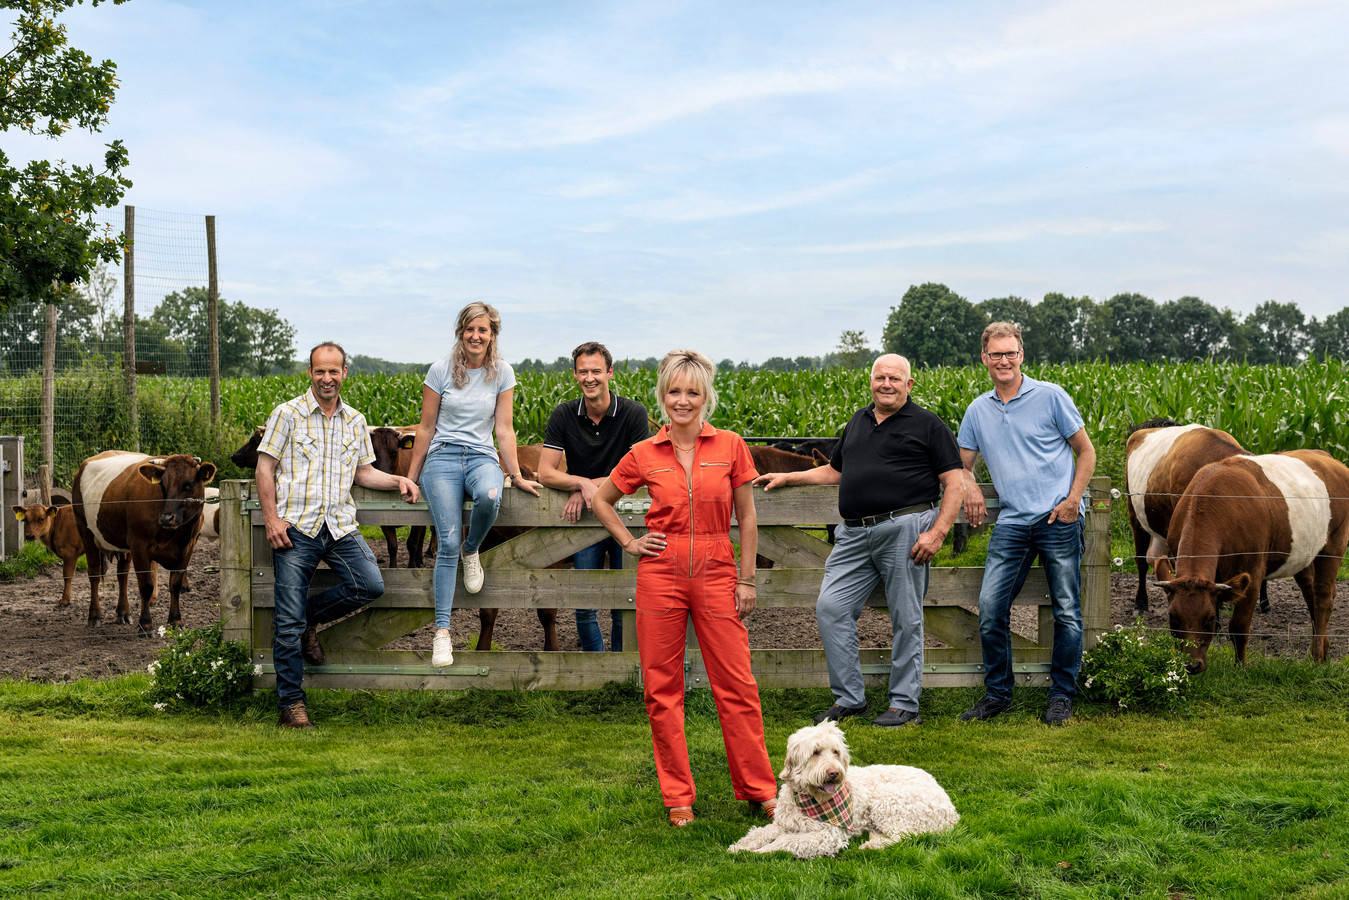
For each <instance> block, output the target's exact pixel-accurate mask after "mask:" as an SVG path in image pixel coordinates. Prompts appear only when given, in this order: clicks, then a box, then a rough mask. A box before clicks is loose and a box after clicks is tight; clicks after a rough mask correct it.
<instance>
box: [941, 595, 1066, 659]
mask: <svg viewBox="0 0 1349 900" xmlns="http://www.w3.org/2000/svg"><path fill="white" fill-rule="evenodd" d="M1043 608H1044V607H1041V609H1043ZM923 631H924V632H925V633H927V634H930V635H932V636H933V637H934V638H936V639H937V640H939V641H941V642H942V643H943V644H946V645H947V646H949V647H952V648H955V649H963V650H970V651H973V652H976V653H982V652H983V647H982V643H981V642H980V639H979V614H978V613H974V612H971V611H970V610H968V609H964V608H962V607H959V606H938V607H925V608H924V609H923ZM1011 635H1012V651H1013V652H1014V653H1015V652H1016V651H1018V650H1027V649H1033V648H1036V647H1038V646H1039V645H1038V644H1037V643H1036V642H1035V641H1032V640H1031V639H1029V638H1027V637H1026V636H1025V635H1022V634H1018V633H1017V632H1015V631H1013V632H1012V633H1011ZM933 649H938V648H933Z"/></svg>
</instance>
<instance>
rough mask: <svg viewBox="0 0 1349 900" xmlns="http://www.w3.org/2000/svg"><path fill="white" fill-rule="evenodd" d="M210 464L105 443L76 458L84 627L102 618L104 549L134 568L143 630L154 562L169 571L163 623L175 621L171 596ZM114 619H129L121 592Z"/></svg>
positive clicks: (179, 581)
mask: <svg viewBox="0 0 1349 900" xmlns="http://www.w3.org/2000/svg"><path fill="white" fill-rule="evenodd" d="M215 471H216V469H215V465H214V464H213V463H209V462H205V463H204V462H201V461H200V460H197V459H195V458H193V457H191V456H183V455H176V456H168V457H153V458H152V457H149V456H146V455H145V454H143V453H127V452H125V451H122V450H108V451H106V452H104V453H100V454H98V455H97V456H91V457H89V458H88V459H86V460H85V461H84V462H83V463H81V464H80V468H79V471H77V472H76V473H75V480H74V484H73V485H72V490H71V494H72V495H73V497H74V507H75V526H76V527H77V528H78V529H79V532H80V539H81V540H82V541H83V542H84V555H85V559H86V560H87V561H88V563H89V594H90V596H89V625H90V626H91V627H97V626H98V625H101V624H102V622H103V612H102V609H101V607H100V605H99V597H98V594H99V582H100V580H101V579H102V577H103V559H104V556H105V555H107V554H109V553H111V554H118V555H126V556H128V557H129V558H130V562H131V564H132V566H134V568H135V571H136V583H137V586H138V587H139V588H140V595H141V614H140V630H141V631H142V632H148V631H149V630H150V603H151V601H152V598H153V597H154V594H155V582H156V573H157V570H156V565H161V566H164V567H166V568H167V569H168V570H169V571H170V573H171V575H170V576H169V597H170V602H169V617H168V621H169V624H170V625H177V624H178V623H179V622H181V621H182V614H181V613H180V612H179V610H178V596H179V594H181V593H182V591H183V589H184V583H185V580H186V570H187V564H188V561H189V560H190V559H191V558H192V550H193V549H194V548H195V547H196V545H197V534H198V532H199V531H200V530H201V526H202V507H203V504H202V501H203V500H204V499H205V497H206V484H207V482H209V481H211V479H213V478H215ZM122 565H123V567H124V565H125V564H124V563H123V564H122ZM122 571H125V569H124V568H122ZM119 574H120V573H119ZM117 621H118V622H119V623H130V621H131V614H130V609H129V608H128V604H127V599H126V595H125V594H123V595H122V596H121V597H120V598H119V599H118V603H117Z"/></svg>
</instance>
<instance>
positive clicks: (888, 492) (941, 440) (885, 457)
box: [829, 398, 961, 519]
mask: <svg viewBox="0 0 1349 900" xmlns="http://www.w3.org/2000/svg"><path fill="white" fill-rule="evenodd" d="M829 464H830V465H831V466H833V467H834V468H835V469H838V471H839V473H840V478H839V484H838V512H839V515H841V516H843V518H845V519H860V518H862V517H863V516H876V515H880V514H881V513H886V512H889V511H890V510H892V509H901V508H903V507H905V506H913V505H915V504H917V503H932V502H936V500H937V499H938V498H939V497H940V496H941V481H940V479H938V477H937V476H938V475H940V474H942V473H943V472H949V471H951V470H952V469H959V468H960V467H961V462H960V449H959V448H958V447H957V446H956V439H955V436H954V435H953V434H951V429H950V428H947V427H946V423H945V422H943V421H942V420H941V419H940V418H939V417H938V416H937V415H936V413H932V412H929V411H928V410H926V409H923V408H922V407H921V406H919V405H918V404H917V403H914V402H913V399H912V398H910V399H909V400H908V402H906V403H905V404H904V405H903V406H901V407H900V408H899V411H898V412H896V413H894V414H893V415H891V416H889V417H888V418H886V420H885V421H884V422H882V423H881V424H879V425H877V424H876V404H875V403H869V404H867V405H866V406H864V407H862V408H861V409H859V410H858V411H857V412H856V413H855V414H854V415H853V417H852V418H851V419H849V420H848V424H847V426H845V427H844V429H843V436H842V437H841V438H840V439H839V442H838V449H837V450H835V451H834V457H833V459H831V460H829Z"/></svg>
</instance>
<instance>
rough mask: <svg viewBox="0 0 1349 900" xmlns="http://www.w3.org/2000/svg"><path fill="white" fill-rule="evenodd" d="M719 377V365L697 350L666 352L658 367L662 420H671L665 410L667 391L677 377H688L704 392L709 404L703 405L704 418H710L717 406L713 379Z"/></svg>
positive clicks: (658, 403) (657, 393) (657, 392)
mask: <svg viewBox="0 0 1349 900" xmlns="http://www.w3.org/2000/svg"><path fill="white" fill-rule="evenodd" d="M716 377H717V367H716V366H714V365H712V360H711V359H709V358H708V357H707V356H706V355H705V354H702V353H699V352H698V351H697V350H671V351H670V352H669V353H667V354H665V358H664V359H662V360H661V361H660V366H659V367H658V368H657V369H656V408H657V409H658V410H660V418H661V421H662V422H668V421H670V417H669V416H668V415H667V414H666V412H665V392H666V391H668V390H669V389H670V385H671V384H673V383H674V382H675V380H676V379H685V378H686V379H688V380H689V381H691V382H693V384H694V385H695V386H696V387H697V388H698V390H700V391H702V392H703V396H704V397H706V398H707V405H706V406H704V407H703V419H704V420H706V419H710V418H711V417H712V411H713V410H714V409H716V408H717V389H716V387H715V386H714V385H713V383H712V382H713V380H714V379H715V378H716Z"/></svg>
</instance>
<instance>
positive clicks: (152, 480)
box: [150, 475, 159, 484]
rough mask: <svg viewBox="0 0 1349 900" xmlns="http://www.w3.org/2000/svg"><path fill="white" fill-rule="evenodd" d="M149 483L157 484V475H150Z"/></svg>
mask: <svg viewBox="0 0 1349 900" xmlns="http://www.w3.org/2000/svg"><path fill="white" fill-rule="evenodd" d="M150 483H151V484H159V476H158V475H153V476H151V478H150Z"/></svg>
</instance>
